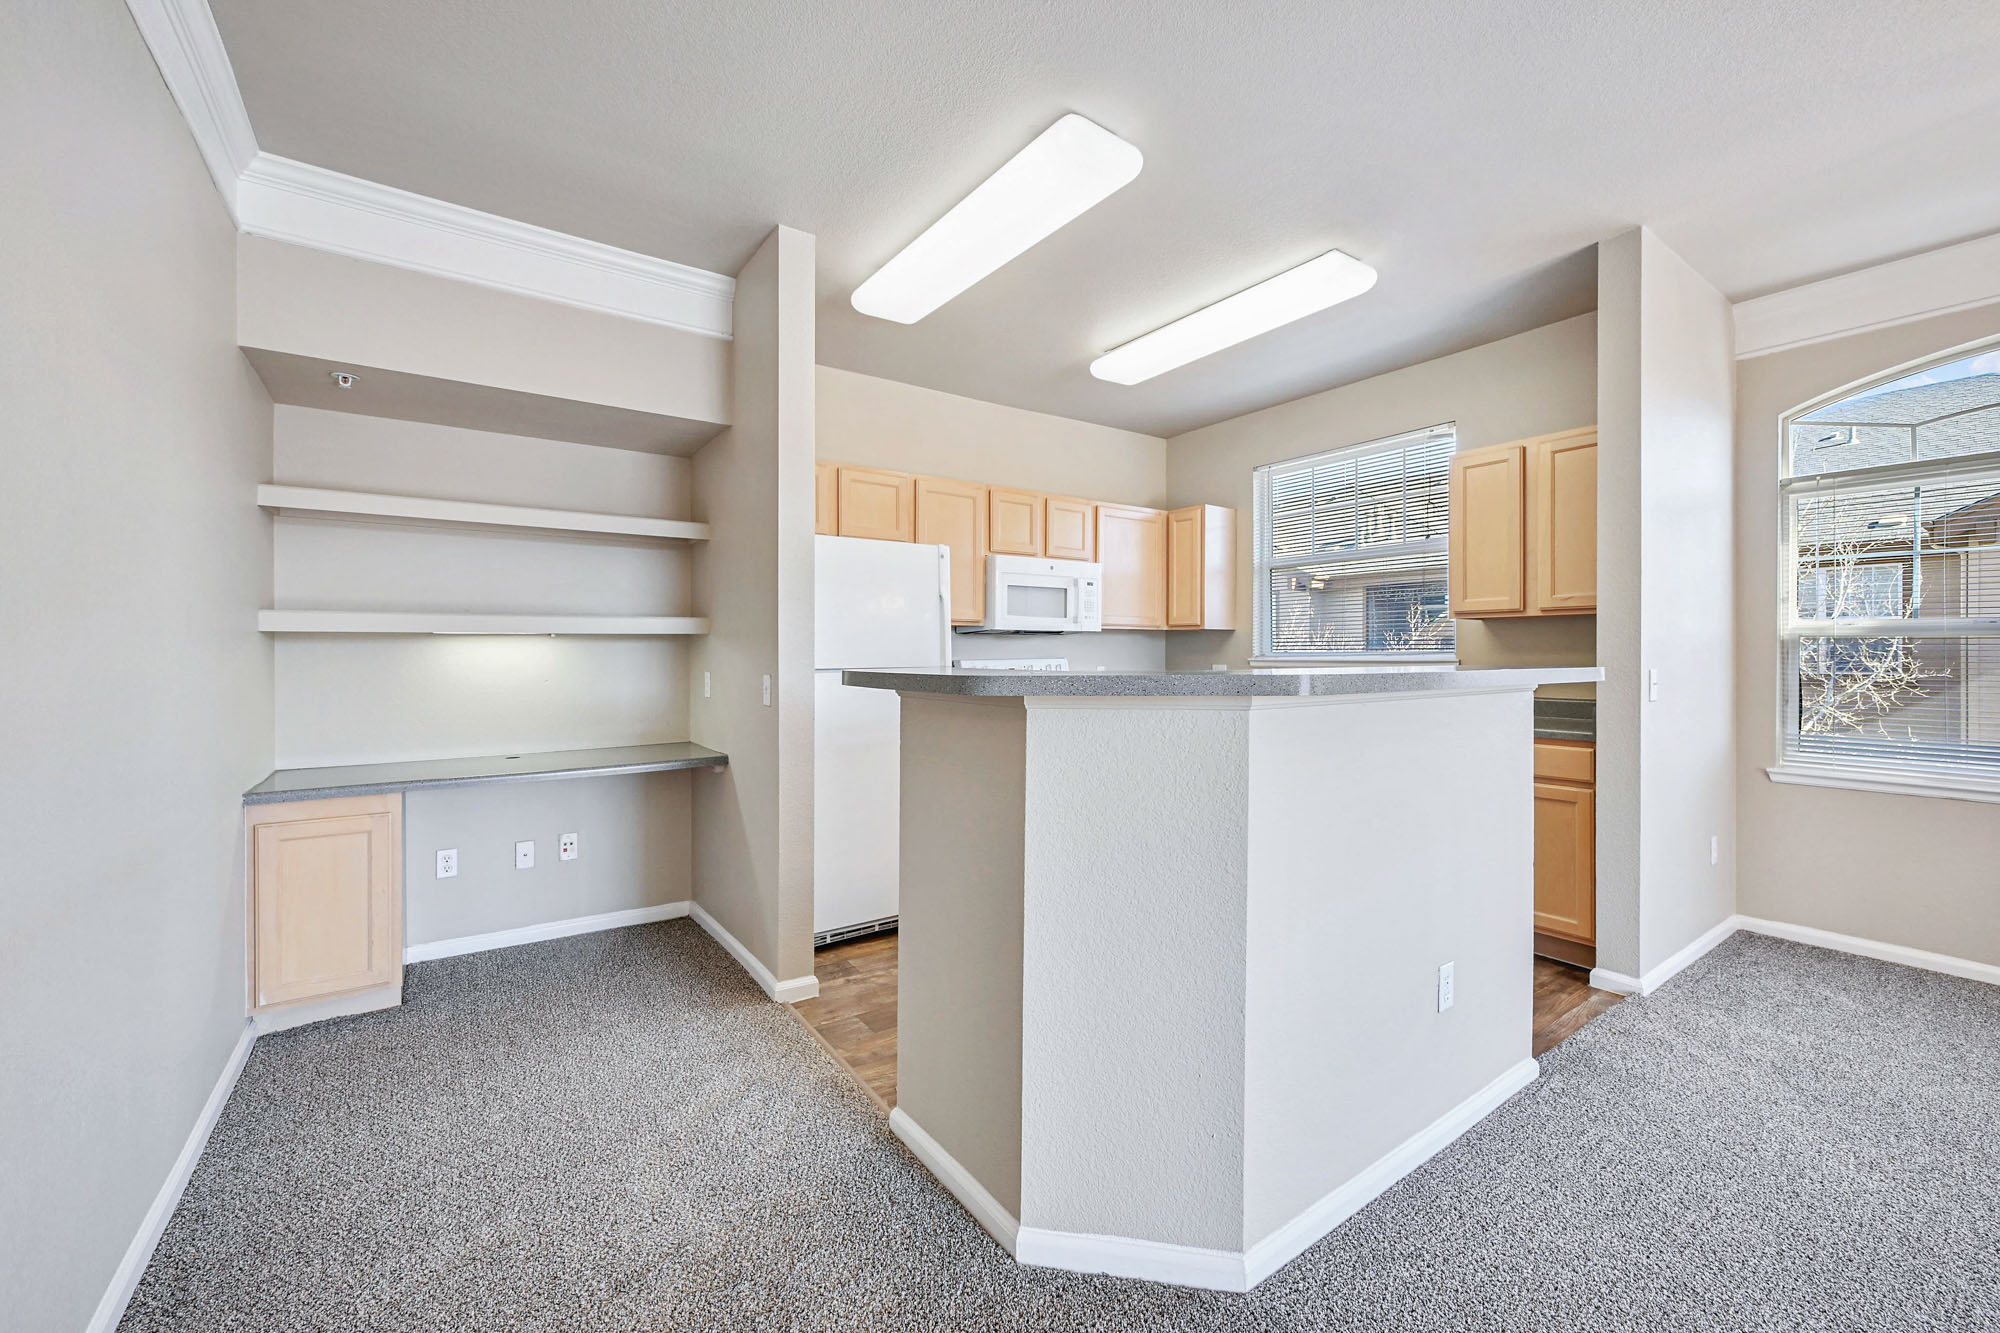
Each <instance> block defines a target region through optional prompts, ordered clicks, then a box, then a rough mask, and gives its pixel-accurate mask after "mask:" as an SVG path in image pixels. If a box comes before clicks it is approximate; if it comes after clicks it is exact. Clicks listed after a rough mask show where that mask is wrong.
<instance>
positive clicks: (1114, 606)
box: [1095, 504, 1167, 629]
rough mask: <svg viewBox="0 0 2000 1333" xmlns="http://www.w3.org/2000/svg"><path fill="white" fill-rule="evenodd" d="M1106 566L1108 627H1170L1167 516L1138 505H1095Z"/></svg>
mask: <svg viewBox="0 0 2000 1333" xmlns="http://www.w3.org/2000/svg"><path fill="white" fill-rule="evenodd" d="M1096 510H1097V512H1096V516H1095V517H1096V520H1097V558H1098V560H1099V561H1100V562H1101V563H1102V564H1103V566H1104V622H1103V623H1104V628H1106V629H1165V628H1166V627H1167V515H1166V511H1165V510H1162V509H1143V508H1140V507H1138V506H1136V505H1110V504H1101V505H1098V506H1096Z"/></svg>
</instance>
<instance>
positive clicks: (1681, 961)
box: [1590, 916, 1742, 995]
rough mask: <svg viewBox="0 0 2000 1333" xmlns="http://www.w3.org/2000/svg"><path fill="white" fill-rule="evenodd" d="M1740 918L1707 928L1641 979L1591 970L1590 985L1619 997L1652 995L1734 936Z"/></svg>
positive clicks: (1722, 921)
mask: <svg viewBox="0 0 2000 1333" xmlns="http://www.w3.org/2000/svg"><path fill="white" fill-rule="evenodd" d="M1741 921H1742V918H1741V917H1736V916H1729V917H1724V918H1723V919H1722V920H1720V921H1718V922H1716V923H1715V924H1714V925H1713V926H1710V927H1709V928H1708V929H1707V930H1705V931H1703V932H1702V933H1701V934H1700V935H1699V936H1697V937H1696V938H1695V939H1693V940H1691V941H1690V942H1689V943H1688V944H1687V946H1686V947H1685V948H1682V949H1681V950H1680V951H1679V952H1677V953H1675V954H1674V956H1673V957H1671V958H1669V959H1667V960H1666V961H1665V962H1663V963H1661V964H1660V965H1659V966H1658V967H1655V968H1653V969H1651V970H1650V971H1648V972H1647V973H1646V975H1644V976H1642V977H1634V976H1630V975H1627V974H1626V973H1624V972H1613V971H1611V970H1610V969H1609V968H1603V967H1593V968H1591V969H1590V984H1591V986H1592V987H1593V988H1595V989H1597V990H1608V991H1613V992H1615V993H1617V994H1619V995H1651V994H1652V993H1653V992H1654V991H1656V990H1658V989H1659V988H1660V987H1662V986H1664V985H1666V984H1667V983H1668V982H1669V981H1672V980H1673V979H1674V978H1675V977H1677V976H1679V975H1680V974H1681V973H1682V972H1683V971H1684V970H1686V968H1687V967H1688V965H1689V964H1691V963H1693V962H1694V961H1695V960H1696V959H1698V958H1700V957H1701V956H1702V955H1703V954H1705V953H1707V952H1708V951H1709V950H1710V949H1713V948H1714V947H1715V946H1716V945H1718V944H1720V943H1722V942H1723V941H1724V940H1726V939H1728V938H1729V937H1730V936H1731V935H1734V934H1735V933H1736V928H1737V926H1738V925H1739V924H1740V922H1741Z"/></svg>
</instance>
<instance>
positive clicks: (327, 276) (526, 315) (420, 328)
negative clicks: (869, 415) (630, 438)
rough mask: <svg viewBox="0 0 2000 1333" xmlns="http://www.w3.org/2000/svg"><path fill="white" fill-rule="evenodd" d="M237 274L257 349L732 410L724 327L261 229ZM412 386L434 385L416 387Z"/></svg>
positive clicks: (616, 399)
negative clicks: (471, 277)
mask: <svg viewBox="0 0 2000 1333" xmlns="http://www.w3.org/2000/svg"><path fill="white" fill-rule="evenodd" d="M237 281H238V311H237V334H238V337H239V338H240V340H241V342H242V345H243V346H244V347H246V348H254V349H257V350H259V351H261V352H270V353H278V354H283V355H285V356H289V357H300V358H309V359H312V360H319V361H325V362H329V363H332V364H339V365H351V366H355V367H357V368H361V367H379V368H381V369H383V370H388V371H393V372H398V373H400V374H402V375H407V376H420V377H424V378H425V379H428V380H433V381H437V382H440V383H442V384H459V385H479V386H484V387H486V388H490V389H495V390H501V391H504V392H507V393H518V394H532V395H536V396H538V397H542V398H547V399H553V400H563V401H571V402H577V403H584V404H595V405H598V406H600V407H605V408H612V409H622V410H625V411H631V412H643V413H653V414H657V415H660V416H664V417H675V418H680V419H683V420H690V421H700V422H715V423H721V422H726V421H728V420H729V413H728V406H729V396H728V395H729V390H728V372H729V346H730V345H729V344H728V343H726V342H722V341H720V340H718V339H714V338H705V337H702V336H700V335H698V334H692V333H685V332H682V331H681V330H678V329H670V328H667V327H665V326H664V325H659V324H649V323H646V322H644V321H642V320H636V319H626V318H623V317H621V316H618V315H606V314H600V313H598V312H596V311H591V310H580V309H577V308H576V307H574V306H567V305H561V304H558V303H556V302H553V301H544V300H540V299H537V298H535V297H532V296H519V295H515V294H514V293H511V292H502V291H496V290H494V289H492V288H490V287H481V286H477V285H475V284H473V283H469V282H456V281H453V280H452V279H450V278H440V277H434V276H432V275H430V274H425V273H415V272H411V271H410V270H407V269H400V268H391V267H389V266H388V265H386V264H375V263H370V262H368V261H367V260H362V259H349V258H347V257H346V256H344V255H335V254H328V253H327V252H325V251H323V250H309V249H306V248H305V247H303V246H297V245H287V244H286V243H284V242H282V241H273V240H269V239H267V238H265V237H260V236H244V237H242V238H241V239H240V241H239V243H238V247H237ZM365 378H366V377H365V376H364V381H365ZM362 387H363V388H364V389H365V388H367V387H368V386H367V385H366V383H365V382H364V385H363V386H362ZM439 392H440V393H442V392H443V390H440V391H439ZM405 397H406V399H407V400H408V401H420V400H421V399H422V397H423V395H422V394H421V393H418V392H416V391H415V390H414V389H410V390H408V392H407V394H406V395H405Z"/></svg>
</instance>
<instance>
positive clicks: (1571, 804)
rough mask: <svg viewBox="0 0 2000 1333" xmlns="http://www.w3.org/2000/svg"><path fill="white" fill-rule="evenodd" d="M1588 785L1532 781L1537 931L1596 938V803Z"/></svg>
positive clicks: (1584, 939)
mask: <svg viewBox="0 0 2000 1333" xmlns="http://www.w3.org/2000/svg"><path fill="white" fill-rule="evenodd" d="M1593 796H1594V794H1593V792H1592V790H1591V788H1589V787H1581V786H1575V785H1572V784H1569V783H1563V782H1537V783H1536V784H1535V929H1536V930H1539V931H1543V932H1545V933H1547V934H1550V935H1555V936H1558V937H1560V938H1562V939H1566V940H1574V941H1575V942H1576V943H1578V944H1595V943H1596V942H1597V850H1596V848H1597V831H1596V802H1595V800H1594V799H1593Z"/></svg>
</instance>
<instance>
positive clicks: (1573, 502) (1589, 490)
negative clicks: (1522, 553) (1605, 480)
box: [1528, 427, 1597, 615]
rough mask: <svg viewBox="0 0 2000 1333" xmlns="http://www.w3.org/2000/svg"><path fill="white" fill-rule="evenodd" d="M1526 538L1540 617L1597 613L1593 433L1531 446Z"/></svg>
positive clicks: (1545, 440) (1550, 438) (1558, 437)
mask: <svg viewBox="0 0 2000 1333" xmlns="http://www.w3.org/2000/svg"><path fill="white" fill-rule="evenodd" d="M1528 489H1529V492H1530V495H1531V502H1530V505H1529V529H1528V530H1529V534H1530V538H1531V545H1532V546H1533V547H1534V553H1535V556H1534V565H1535V609H1536V610H1537V611H1540V612H1541V613H1543V614H1544V615H1560V614H1563V613H1565V612H1577V611H1595V610H1596V609H1597V430H1596V428H1595V427H1593V428H1591V429H1589V430H1580V431H1568V432H1565V433H1564V434H1561V435H1550V436H1546V437H1544V438H1542V439H1539V440H1535V441H1532V442H1531V444H1530V446H1529V450H1528Z"/></svg>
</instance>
